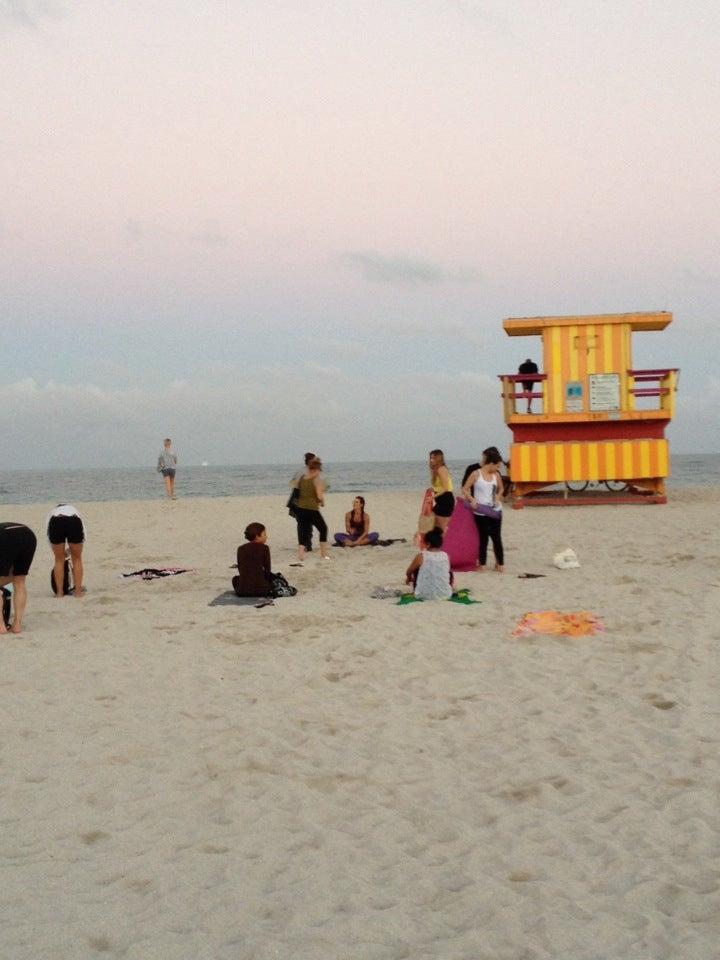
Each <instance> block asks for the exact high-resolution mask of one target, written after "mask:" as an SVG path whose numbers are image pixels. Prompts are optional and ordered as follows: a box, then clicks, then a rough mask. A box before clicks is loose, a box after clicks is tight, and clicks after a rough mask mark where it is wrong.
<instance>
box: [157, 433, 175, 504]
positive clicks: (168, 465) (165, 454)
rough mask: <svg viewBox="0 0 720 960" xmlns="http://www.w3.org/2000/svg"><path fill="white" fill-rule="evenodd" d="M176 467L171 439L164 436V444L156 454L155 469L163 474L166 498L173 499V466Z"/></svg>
mask: <svg viewBox="0 0 720 960" xmlns="http://www.w3.org/2000/svg"><path fill="white" fill-rule="evenodd" d="M176 467H177V457H176V456H175V453H174V451H173V449H172V440H171V439H170V437H166V438H165V441H164V445H163V448H162V450H161V451H160V454H159V456H158V462H157V470H158V473H161V474H162V475H163V479H164V480H165V490H166V491H167V498H168V500H175V499H176V497H175V468H176Z"/></svg>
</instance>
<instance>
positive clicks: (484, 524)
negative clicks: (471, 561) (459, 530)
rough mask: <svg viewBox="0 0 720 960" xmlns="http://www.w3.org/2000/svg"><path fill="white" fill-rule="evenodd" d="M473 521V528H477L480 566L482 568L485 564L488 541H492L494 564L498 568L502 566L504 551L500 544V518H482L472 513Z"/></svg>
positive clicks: (503, 563)
mask: <svg viewBox="0 0 720 960" xmlns="http://www.w3.org/2000/svg"><path fill="white" fill-rule="evenodd" d="M473 519H474V520H475V526H476V527H477V532H478V536H479V537H480V550H479V554H478V559H479V561H480V566H481V567H484V566H486V564H487V553H488V540H492V545H493V553H494V554H495V563H497V565H498V566H499V567H502V566H504V565H505V551H504V549H503V542H502V517H500V518H499V519H495V517H484V516H482V515H480V514H477V513H474V514H473Z"/></svg>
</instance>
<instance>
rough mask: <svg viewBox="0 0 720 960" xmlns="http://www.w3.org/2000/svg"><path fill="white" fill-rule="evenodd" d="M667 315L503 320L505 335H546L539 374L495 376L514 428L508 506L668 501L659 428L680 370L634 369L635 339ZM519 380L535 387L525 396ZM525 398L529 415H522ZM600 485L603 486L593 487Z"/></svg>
mask: <svg viewBox="0 0 720 960" xmlns="http://www.w3.org/2000/svg"><path fill="white" fill-rule="evenodd" d="M671 321H672V314H671V313H664V312H663V313H621V314H601V315H598V316H580V317H529V318H524V319H509V320H504V321H503V328H504V330H505V332H506V333H507V334H508V336H510V337H540V338H541V341H542V366H541V367H540V371H541V372H538V373H536V374H528V373H516V374H501V375H500V380H501V381H502V397H503V412H504V417H505V423H506V424H507V425H508V426H509V427H510V429H511V430H512V434H513V440H512V444H511V446H510V475H511V479H512V481H513V484H514V490H513V494H512V497H513V506H515V507H520V506H524V505H525V504H530V503H538V504H539V503H556V504H557V503H578V502H589V503H590V502H591V503H597V502H598V501H601V502H613V503H617V502H626V503H627V502H634V503H637V502H650V503H665V502H666V497H665V485H664V480H665V477H667V476H669V473H670V451H669V446H668V441H667V440H666V439H665V428H666V427H667V425H668V424H669V423H670V421H671V420H672V417H673V413H674V406H675V392H676V390H677V384H678V374H679V371H678V369H677V368H673V367H667V368H663V369H653V370H635V369H633V364H632V349H631V346H632V345H631V338H632V334H633V333H637V332H645V331H652V330H664V329H665V327H667V325H668V324H669V323H670V322H671ZM520 352H521V353H522V356H523V357H525V356H530V355H532V350H530V351H529V352H525V350H522V351H520ZM535 359H536V361H538V360H539V358H538V357H536V358H535ZM538 366H540V365H539V363H538ZM523 383H532V384H533V389H532V390H531V391H528V392H526V391H525V390H524V388H523ZM528 399H530V400H531V401H532V402H533V406H534V407H535V412H530V413H527V412H525V409H526V407H527V401H528ZM557 485H560V487H558V486H557ZM599 485H602V490H601V489H593V487H599ZM588 486H589V487H590V489H589V490H588V489H587V488H588ZM548 488H554V489H548ZM573 490H574V491H575V492H572V491H573ZM582 494H584V496H582Z"/></svg>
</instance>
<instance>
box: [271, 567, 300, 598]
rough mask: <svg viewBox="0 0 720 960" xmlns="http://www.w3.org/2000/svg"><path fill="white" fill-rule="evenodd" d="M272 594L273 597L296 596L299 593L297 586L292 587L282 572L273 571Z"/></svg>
mask: <svg viewBox="0 0 720 960" xmlns="http://www.w3.org/2000/svg"><path fill="white" fill-rule="evenodd" d="M270 579H271V580H272V596H273V597H294V596H295V594H296V593H297V587H292V586H290V584H289V583H288V582H287V580H286V579H285V577H284V576H283V575H282V574H281V573H271V574H270Z"/></svg>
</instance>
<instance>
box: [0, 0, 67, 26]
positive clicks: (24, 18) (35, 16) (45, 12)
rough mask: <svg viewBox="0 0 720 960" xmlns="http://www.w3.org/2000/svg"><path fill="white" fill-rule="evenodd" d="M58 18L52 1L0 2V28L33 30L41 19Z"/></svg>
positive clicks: (18, 0)
mask: <svg viewBox="0 0 720 960" xmlns="http://www.w3.org/2000/svg"><path fill="white" fill-rule="evenodd" d="M58 16H59V9H58V6H57V4H56V3H53V2H52V0H0V26H2V25H3V24H5V25H6V26H9V27H10V26H20V27H26V28H31V29H34V28H36V27H37V26H38V25H39V23H40V21H41V20H42V19H48V18H56V17H58Z"/></svg>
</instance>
